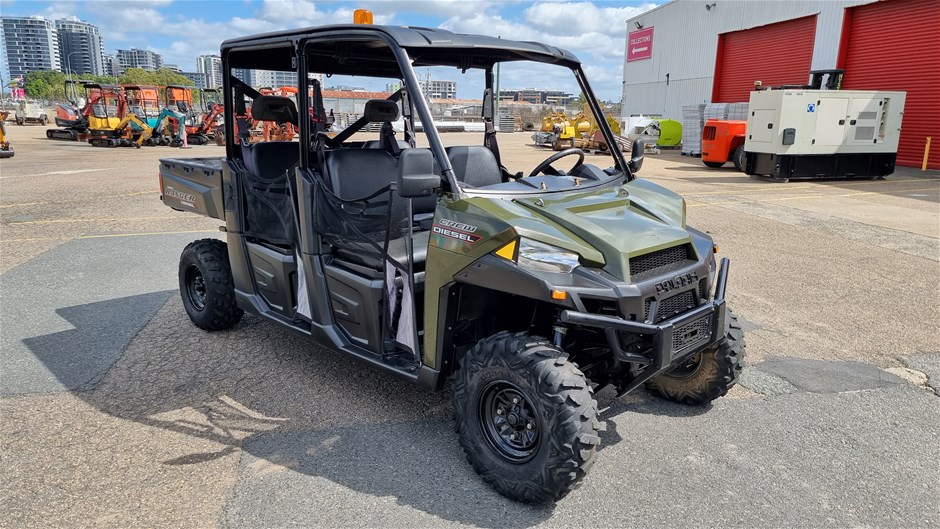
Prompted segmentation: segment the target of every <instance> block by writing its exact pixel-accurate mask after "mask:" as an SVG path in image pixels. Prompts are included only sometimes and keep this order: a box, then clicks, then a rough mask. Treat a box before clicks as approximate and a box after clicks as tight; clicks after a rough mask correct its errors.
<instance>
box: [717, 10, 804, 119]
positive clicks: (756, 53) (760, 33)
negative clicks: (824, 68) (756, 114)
mask: <svg viewBox="0 0 940 529" xmlns="http://www.w3.org/2000/svg"><path fill="white" fill-rule="evenodd" d="M815 40H816V15H812V16H808V17H803V18H795V19H793V20H787V21H785V22H778V23H776V24H769V25H766V26H760V27H756V28H751V29H745V30H742V31H732V32H731V33H722V34H721V35H718V55H717V57H716V60H715V82H714V85H713V88H712V102H715V103H737V102H741V101H747V100H748V99H750V93H751V91H752V90H753V89H754V81H761V82H763V83H764V86H779V85H785V84H795V85H805V84H806V83H808V82H809V71H810V68H811V67H812V64H813V42H814V41H815Z"/></svg>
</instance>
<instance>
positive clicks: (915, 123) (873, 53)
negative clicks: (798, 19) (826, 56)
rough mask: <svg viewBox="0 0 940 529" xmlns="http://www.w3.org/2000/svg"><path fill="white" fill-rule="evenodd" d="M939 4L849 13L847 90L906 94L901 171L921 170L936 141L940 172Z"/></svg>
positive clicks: (908, 1)
mask: <svg viewBox="0 0 940 529" xmlns="http://www.w3.org/2000/svg"><path fill="white" fill-rule="evenodd" d="M938 23H940V2H938V1H937V0H889V1H884V2H876V3H874V4H867V5H863V6H859V7H853V8H848V9H846V10H845V24H844V26H843V29H842V31H843V33H842V47H841V49H840V50H839V68H844V69H845V77H844V79H843V81H842V88H843V89H845V90H903V91H904V92H907V100H906V102H905V104H904V119H903V120H902V121H901V141H900V144H899V145H898V160H897V164H898V165H906V166H913V167H920V164H921V162H922V160H923V156H924V146H925V144H926V141H927V136H932V137H933V140H932V144H931V148H930V160H929V163H928V166H929V167H930V168H931V169H940V30H938V27H940V26H938Z"/></svg>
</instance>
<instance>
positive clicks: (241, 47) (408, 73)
mask: <svg viewBox="0 0 940 529" xmlns="http://www.w3.org/2000/svg"><path fill="white" fill-rule="evenodd" d="M407 29H409V28H384V27H382V26H365V25H363V26H336V27H335V28H322V29H320V30H316V29H315V28H314V29H311V30H307V32H294V33H291V32H281V33H273V34H269V35H260V36H257V37H245V38H242V39H235V40H233V41H226V42H225V43H223V44H222V71H223V76H222V77H223V90H224V91H225V95H224V96H223V97H224V100H225V101H227V102H228V103H229V104H226V105H225V131H226V138H227V140H226V155H227V157H228V158H233V157H236V156H238V155H239V154H240V153H238V152H237V149H235V143H234V142H235V141H237V138H236V136H235V130H234V128H235V113H234V108H233V107H234V105H233V104H232V103H234V104H238V103H239V102H237V101H232V99H231V97H232V96H231V94H232V93H233V92H232V89H233V83H232V69H233V65H232V60H231V54H233V53H236V54H237V53H239V52H259V51H262V50H271V51H274V50H279V51H282V52H288V53H290V54H291V61H290V66H291V69H292V70H294V71H295V72H296V73H297V86H298V94H297V95H298V99H297V103H298V106H299V109H298V110H299V115H300V116H302V117H303V118H304V119H300V120H299V121H300V123H298V125H299V127H298V128H299V131H300V144H301V146H302V148H301V149H300V151H301V152H300V166H301V167H303V168H310V167H311V152H312V149H313V145H311V139H312V138H313V135H312V132H313V131H311V125H310V120H309V119H307V118H306V116H307V115H308V110H307V109H308V108H309V107H310V95H309V93H308V90H307V86H308V76H309V74H310V73H317V72H313V71H311V70H310V64H309V61H308V58H309V56H308V45H309V44H312V43H322V42H339V43H343V42H363V41H371V42H381V43H383V44H385V45H386V46H388V48H389V50H390V51H391V52H392V55H393V56H394V58H395V62H396V63H397V70H398V72H397V73H398V74H400V76H401V78H402V80H403V81H404V83H405V87H403V88H407V92H408V93H407V96H408V98H407V99H408V101H409V103H410V105H411V107H412V108H413V109H414V110H415V111H416V112H417V116H418V118H419V119H420V120H421V123H422V124H427V125H424V133H425V134H426V135H427V136H428V143H429V144H430V149H431V152H432V153H433V155H434V158H435V159H436V160H437V162H438V164H439V167H440V168H441V173H442V176H443V178H444V179H445V180H446V182H447V187H448V188H449V189H450V190H451V192H453V193H454V194H455V195H456V196H457V197H459V198H463V195H465V193H464V191H462V190H461V187H460V185H459V183H458V182H457V178H456V175H455V173H454V170H453V167H452V166H451V163H450V160H449V158H448V157H447V153H446V152H445V150H444V144H443V142H442V141H441V138H440V134H439V133H438V131H437V128H436V127H435V126H433V124H434V120H433V118H432V116H431V111H430V108H428V105H427V102H426V101H425V99H424V97H420V94H415V93H411V91H412V90H417V87H418V86H420V84H419V82H418V77H417V74H416V73H415V71H414V67H413V64H418V65H419V66H454V64H448V63H445V62H443V61H435V60H433V58H426V57H424V55H425V53H426V52H421V51H420V50H422V49H425V50H435V48H433V47H426V48H415V50H416V51H417V55H419V58H418V59H417V60H415V61H413V60H412V59H411V56H410V54H409V52H408V48H409V46H407V45H406V46H403V45H401V44H400V43H399V42H398V41H397V40H396V38H395V36H393V35H392V33H391V32H390V30H396V31H404V30H407ZM416 29H422V28H416ZM457 37H462V38H466V39H474V38H480V39H490V37H474V36H468V35H457ZM505 42H506V44H507V45H510V48H509V49H511V45H513V44H515V45H518V46H533V45H536V44H535V43H528V42H522V43H515V42H514V41H508V40H507V41H505ZM538 46H543V45H538ZM543 47H544V46H543ZM545 48H546V49H548V48H547V47H545ZM435 51H436V50H435ZM462 51H464V52H466V53H465V54H464V55H466V56H470V55H472V54H473V53H475V50H474V49H473V48H469V49H466V48H454V51H453V56H460V57H461V64H458V65H456V66H457V67H458V68H461V69H462V70H464V71H466V70H467V69H471V68H472V69H480V68H482V69H483V70H484V73H485V75H484V77H485V83H486V86H485V89H486V90H488V91H489V93H491V94H493V93H494V92H493V90H494V89H495V87H494V83H493V66H494V65H495V64H496V63H498V62H501V61H516V60H530V61H534V62H542V63H546V64H561V65H563V66H567V67H568V68H570V69H571V70H572V71H573V72H574V74H575V78H576V80H577V82H578V85H579V86H580V88H581V90H582V92H583V93H584V94H585V97H586V99H587V102H588V105H589V106H590V108H591V111H592V112H593V113H594V115H595V116H600V117H599V118H598V119H597V123H598V127H599V128H600V130H601V133H602V134H603V136H604V139H605V140H606V141H607V144H608V145H617V141H616V139H615V137H614V135H613V131H611V130H610V126H609V125H608V123H607V120H605V119H602V117H603V116H604V113H603V111H602V109H601V107H600V104H599V103H598V102H597V98H596V97H595V95H594V91H593V90H592V89H591V86H590V84H589V83H588V81H587V78H586V76H585V75H584V71H583V70H582V68H581V64H580V63H579V62H578V61H577V60H576V59H574V58H573V56H570V54H567V52H563V51H562V50H557V53H563V54H566V55H564V56H562V57H559V56H557V55H556V56H551V55H548V54H545V53H532V52H521V51H512V53H510V52H509V51H507V52H506V53H505V54H503V55H499V54H498V53H497V52H496V51H493V50H492V49H491V50H488V51H489V52H490V53H488V54H484V55H485V57H484V58H485V59H486V62H485V63H477V64H473V63H472V61H464V60H463V58H462V57H464V55H461V52H462ZM497 51H498V50H497ZM568 57H571V58H568ZM267 58H269V59H271V55H267ZM271 62H272V63H276V62H277V61H275V60H271ZM279 66H286V62H285V63H284V64H283V65H279ZM241 67H244V66H241ZM269 68H270V66H268V67H267V68H265V65H263V64H258V65H257V66H253V67H252V69H269ZM282 71H290V70H282ZM378 73H379V72H368V71H367V72H361V73H359V75H378ZM381 73H382V74H383V75H390V74H391V73H392V70H389V71H388V72H381ZM494 97H498V95H494ZM242 106H243V104H242ZM494 117H495V116H494ZM490 119H492V118H490ZM486 142H487V144H488V143H489V140H486ZM493 143H495V138H494V140H493ZM610 153H611V155H612V156H613V158H614V165H615V167H616V168H617V169H618V170H619V171H621V172H622V173H623V175H624V178H625V179H626V180H627V181H630V180H633V179H634V178H635V176H634V175H633V174H632V173H631V171H630V169H629V166H628V165H627V163H626V161H625V160H624V158H623V155H622V153H621V152H620V150H619V149H610Z"/></svg>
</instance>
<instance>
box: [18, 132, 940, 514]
mask: <svg viewBox="0 0 940 529" xmlns="http://www.w3.org/2000/svg"><path fill="white" fill-rule="evenodd" d="M9 129H11V130H10V132H11V140H12V142H13V146H14V148H15V149H16V156H15V158H12V159H8V160H3V161H2V162H0V295H2V303H0V506H2V507H0V508H2V510H0V527H84V526H103V527H212V526H223V527H281V526H307V527H443V526H479V527H500V528H505V527H511V528H515V527H519V528H522V527H531V526H546V527H570V526H603V527H608V526H609V527H614V526H616V527H624V526H638V527H662V526H669V527H690V526H695V527H699V526H701V527H707V526H734V527H778V526H789V527H802V526H836V527H846V526H853V527H858V526H865V527H869V526H870V527H938V526H940V514H938V513H940V509H938V508H937V506H938V505H940V468H938V463H937V456H936V454H938V453H940V441H938V437H940V401H938V392H940V323H938V322H940V282H938V281H937V273H938V271H940V266H938V261H940V251H938V250H940V247H938V240H940V177H938V175H937V174H935V173H934V174H927V175H924V174H921V173H920V172H919V171H915V170H910V169H899V171H898V172H897V174H895V175H893V176H891V177H889V178H888V179H887V180H886V181H811V182H790V183H787V184H782V183H775V182H767V181H760V180H753V179H749V178H747V177H746V176H744V175H742V174H740V173H737V172H735V171H734V170H733V169H730V168H729V169H722V170H709V169H706V168H705V167H704V166H702V165H701V162H700V160H698V159H695V158H687V157H682V156H680V155H678V154H676V153H666V152H664V153H663V154H661V155H659V156H648V157H647V158H646V163H645V166H644V167H643V170H642V172H641V175H642V176H643V177H645V178H649V179H650V180H653V181H655V182H657V183H660V184H662V185H664V186H666V187H668V188H670V189H672V190H674V191H676V192H679V193H681V194H682V195H683V196H685V197H686V199H687V200H688V215H689V224H690V225H692V226H695V227H697V228H699V229H702V230H705V231H708V232H710V233H711V234H712V235H713V236H714V237H715V240H716V242H717V243H718V245H719V246H720V253H721V255H724V256H727V257H729V258H730V259H731V262H732V266H731V274H730V283H729V302H730V304H731V306H732V307H733V308H734V309H735V311H736V312H738V313H739V314H740V315H741V316H742V318H743V319H744V321H745V323H746V327H747V330H748V334H747V342H748V359H747V367H746V368H745V371H744V374H743V375H742V378H741V383H740V384H739V385H738V386H737V387H736V388H734V389H733V390H732V392H731V393H730V394H729V395H728V397H725V398H722V399H719V400H718V401H716V402H715V403H714V404H713V405H712V406H708V407H705V408H688V407H682V406H677V405H673V404H669V403H665V402H662V401H659V400H657V399H654V398H653V397H651V396H650V395H649V394H647V393H645V392H643V391H642V390H640V391H638V392H636V393H633V394H631V395H628V396H625V397H621V398H616V396H615V395H613V393H612V392H611V391H609V390H605V391H602V392H601V393H600V394H599V395H598V401H599V404H600V406H601V408H602V415H603V417H604V418H605V419H606V420H607V423H608V431H607V432H605V433H604V434H603V439H602V449H601V451H600V453H599V455H598V458H597V463H596V464H595V466H594V468H593V469H592V471H591V472H590V473H589V475H588V476H587V478H586V479H585V480H584V483H583V486H582V487H580V488H579V489H578V490H576V491H575V492H573V493H572V494H571V495H570V496H569V497H567V498H565V499H564V500H562V501H561V502H559V503H558V504H556V505H554V506H538V507H534V506H525V505H520V504H516V503H514V502H512V501H509V500H506V499H505V498H502V497H501V496H499V495H498V494H496V493H495V492H493V491H492V490H491V489H490V488H489V487H488V486H487V485H486V484H485V483H483V481H482V480H481V479H479V478H478V477H477V476H476V474H475V473H474V472H473V470H472V468H471V467H470V466H469V465H468V464H467V463H466V462H465V460H464V458H463V456H462V454H461V451H460V449H459V447H458V445H457V442H456V437H455V435H454V433H453V430H452V424H451V419H450V417H451V406H450V396H449V394H447V393H440V394H435V393H429V392H426V391H423V390H420V389H417V388H415V387H412V386H410V385H408V384H406V383H403V382H399V381H397V380H393V379H391V378H389V377H387V376H383V375H381V374H378V373H376V372H373V371H370V370H368V369H365V368H363V367H362V366H361V365H360V364H358V363H356V362H353V361H351V360H349V359H347V358H345V357H343V356H340V355H338V354H336V353H333V352H330V351H327V350H324V349H322V348H319V347H318V346H316V345H315V344H313V343H312V342H310V341H308V340H305V339H302V338H299V337H297V336H293V335H289V334H285V333H283V332H281V330H280V329H279V328H278V327H275V326H273V325H271V324H268V323H265V322H262V321H260V320H259V319H258V318H253V317H246V318H245V319H244V320H242V322H241V323H240V324H239V325H237V326H236V327H235V329H233V330H231V331H229V332H221V333H213V334H209V333H206V332H203V331H201V330H199V329H197V328H195V327H194V326H193V325H192V324H191V323H190V322H189V320H188V318H187V317H186V315H185V313H184V311H183V307H182V303H181V301H180V299H179V295H178V283H177V278H176V272H177V262H178V256H179V252H180V251H181V250H182V248H183V246H185V245H186V244H187V243H188V242H189V241H191V240H194V239H197V238H203V237H214V236H219V232H218V222H216V221H211V220H207V219H204V218H200V217H196V216H194V215H190V214H184V213H179V212H175V211H172V210H169V209H167V208H165V207H163V206H162V205H161V203H160V201H159V200H158V191H157V179H156V173H157V159H158V158H160V157H169V156H179V157H182V156H221V155H223V153H224V151H223V149H222V148H219V147H215V146H202V147H194V148H192V149H190V150H188V151H181V150H176V149H171V148H166V147H159V148H157V147H155V148H144V149H141V150H139V151H138V150H135V149H96V148H93V147H90V146H88V145H85V144H78V143H66V142H52V141H48V140H45V139H44V129H43V128H41V127H38V126H36V127H29V126H27V127H9ZM444 139H445V141H446V142H448V143H454V144H457V143H470V142H475V143H479V141H480V138H479V136H478V135H473V137H472V138H469V139H468V138H467V137H466V136H465V135H459V134H449V135H445V136H444ZM499 140H500V143H501V148H502V150H503V152H504V156H505V157H506V158H513V157H515V158H517V159H520V160H522V163H521V164H520V166H519V167H512V169H514V170H524V169H526V170H527V169H530V168H531V167H533V166H534V165H535V164H536V163H537V162H538V161H540V160H541V159H543V158H545V157H546V156H548V155H549V154H550V151H548V150H541V149H536V148H535V147H532V146H530V145H527V143H528V142H529V138H528V134H522V133H518V134H503V135H500V137H499ZM600 160H601V157H595V156H592V155H589V156H588V162H589V163H590V162H595V163H598V164H601V163H602V162H601V161H600ZM561 165H562V166H563V165H564V163H562V164H561Z"/></svg>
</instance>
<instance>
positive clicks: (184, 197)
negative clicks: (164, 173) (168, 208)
mask: <svg viewBox="0 0 940 529" xmlns="http://www.w3.org/2000/svg"><path fill="white" fill-rule="evenodd" d="M163 195H164V196H168V197H172V198H175V199H177V200H180V201H182V202H184V203H188V205H190V206H191V205H193V202H195V201H196V195H193V194H191V193H183V192H182V191H177V190H175V189H173V188H172V187H171V186H166V189H164V190H163Z"/></svg>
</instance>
